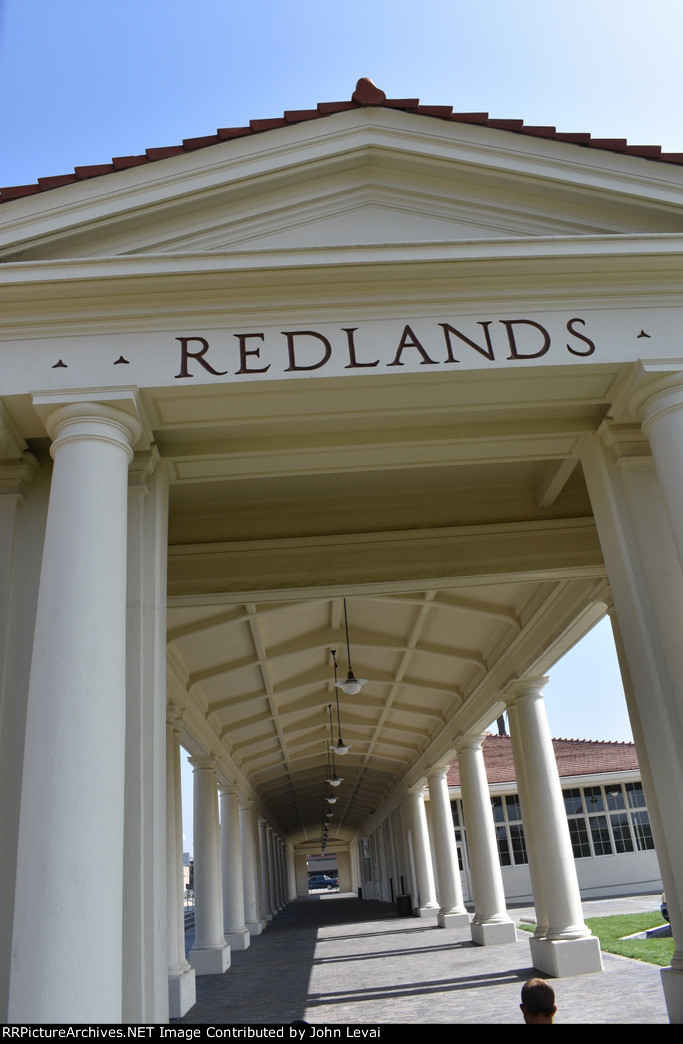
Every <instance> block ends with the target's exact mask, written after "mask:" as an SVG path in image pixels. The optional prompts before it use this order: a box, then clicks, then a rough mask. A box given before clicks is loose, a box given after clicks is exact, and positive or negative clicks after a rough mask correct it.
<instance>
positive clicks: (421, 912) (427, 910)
mask: <svg viewBox="0 0 683 1044" xmlns="http://www.w3.org/2000/svg"><path fill="white" fill-rule="evenodd" d="M413 912H414V914H415V916H416V917H434V916H435V915H436V914H438V912H439V907H438V906H437V905H436V903H435V904H434V906H430V905H429V904H427V905H425V906H417V907H416V908H415V910H414V911H413Z"/></svg>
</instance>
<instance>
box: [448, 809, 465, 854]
mask: <svg viewBox="0 0 683 1044" xmlns="http://www.w3.org/2000/svg"><path fill="white" fill-rule="evenodd" d="M451 816H452V817H453V829H454V831H455V843H456V846H457V852H458V870H462V869H463V862H462V853H463V845H464V841H465V810H464V809H463V807H462V802H461V801H460V800H459V799H456V800H455V801H451Z"/></svg>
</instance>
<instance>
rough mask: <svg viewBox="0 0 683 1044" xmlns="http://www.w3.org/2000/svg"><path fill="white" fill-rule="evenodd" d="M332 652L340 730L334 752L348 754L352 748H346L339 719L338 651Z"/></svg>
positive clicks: (333, 746)
mask: <svg viewBox="0 0 683 1044" xmlns="http://www.w3.org/2000/svg"><path fill="white" fill-rule="evenodd" d="M330 652H331V653H332V663H333V665H334V696H335V699H336V701H337V729H338V730H339V732H338V735H339V739H338V740H337V743H336V746H335V744H333V745H332V750H333V751H334V752H335V753H336V754H348V752H349V751H350V750H351V748H350V747H347V746H346V744H345V743H344V740H343V739H342V737H341V721H340V718H339V682H338V681H337V650H336V649H330ZM331 706H332V704H330V707H331ZM331 713H332V712H331V711H330V715H331Z"/></svg>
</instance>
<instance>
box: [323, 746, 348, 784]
mask: <svg viewBox="0 0 683 1044" xmlns="http://www.w3.org/2000/svg"><path fill="white" fill-rule="evenodd" d="M332 749H333V750H336V749H337V748H336V747H333V748H332ZM327 782H328V783H329V784H330V786H331V787H338V786H339V784H340V783H343V782H344V777H343V776H341V777H340V776H330V778H329V779H328V781H327Z"/></svg>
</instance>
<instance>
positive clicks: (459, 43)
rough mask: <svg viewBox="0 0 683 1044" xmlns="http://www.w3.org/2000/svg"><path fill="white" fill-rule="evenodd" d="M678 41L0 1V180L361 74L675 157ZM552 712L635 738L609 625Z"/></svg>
mask: <svg viewBox="0 0 683 1044" xmlns="http://www.w3.org/2000/svg"><path fill="white" fill-rule="evenodd" d="M682 43H683V4H681V3H680V0H649V2H648V3H647V4H643V3H642V2H635V0H618V2H615V0H572V2H571V3H569V2H568V0H467V2H462V0H448V2H446V0H421V2H420V3H415V2H414V0H412V2H410V3H409V2H407V0H375V2H372V0H346V2H345V3H343V4H337V5H323V4H320V3H319V2H318V0H316V2H312V0H296V2H293V0H290V2H288V0H279V2H275V0H253V2H252V3H250V4H244V3H236V2H234V0H194V2H193V3H188V2H187V0H182V2H181V0H117V2H116V3H113V2H111V0H109V2H107V0H99V2H98V0H60V2H59V3H57V2H55V0H0V185H18V184H26V183H31V182H34V181H35V180H36V179H37V178H38V177H43V176H49V175H54V174H63V173H67V172H69V171H71V170H72V169H73V168H74V167H75V166H81V165H87V164H96V163H107V162H109V161H110V159H111V157H112V156H124V155H130V154H137V153H140V152H143V151H144V150H145V148H147V147H152V146H161V145H173V144H177V143H179V142H180V141H182V139H183V138H188V137H197V136H200V135H203V134H211V133H214V132H215V130H216V128H217V127H230V126H236V125H237V126H239V125H243V124H246V123H248V121H249V120H250V119H252V118H262V117H268V116H277V115H280V114H281V113H282V112H283V111H284V110H285V109H298V108H311V107H313V106H314V105H315V104H316V103H317V102H319V101H335V100H341V99H348V98H350V97H351V94H352V92H353V90H354V87H355V84H356V81H357V79H358V78H359V77H361V76H370V77H372V79H373V80H374V81H375V82H376V83H377V85H378V86H379V87H381V88H382V89H383V90H384V91H385V92H386V93H387V95H389V96H390V97H401V98H403V97H418V98H420V100H421V101H422V102H424V103H431V104H441V105H452V106H453V107H454V108H455V109H456V110H458V111H477V112H480V111H486V112H489V113H490V114H491V115H492V116H497V117H508V118H521V119H524V121H525V122H526V123H528V124H550V125H552V126H556V127H557V128H558V130H562V131H589V132H590V133H592V134H593V135H594V136H598V137H626V138H628V140H629V141H630V142H631V143H632V144H658V145H661V146H663V148H664V149H665V150H667V151H671V152H679V151H680V152H683V105H681V97H682V94H683V92H682V90H681V87H682V85H683V62H682V61H681V45H682ZM596 694H597V695H598V699H596ZM547 706H548V712H549V717H550V722H551V728H552V731H553V733H554V734H555V735H557V736H574V737H577V738H594V739H617V740H624V739H630V731H629V728H628V720H627V717H626V713H625V708H624V703H623V694H622V692H621V686H620V681H619V676H618V669H617V667H616V657H615V654H614V649H613V646H612V643H611V638H610V635H609V625H608V624H607V623H604V624H602V625H599V627H598V628H597V629H596V630H595V631H594V632H593V633H592V634H591V635H590V636H588V638H587V639H586V640H585V641H584V642H583V643H582V644H581V646H580V647H579V648H578V649H577V650H575V651H574V653H573V654H570V656H569V657H567V658H566V659H565V661H564V662H563V663H562V664H560V665H558V667H557V668H555V670H554V671H553V672H552V673H551V681H550V684H549V686H548V689H547ZM570 707H571V708H572V709H571V710H569V708H570Z"/></svg>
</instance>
